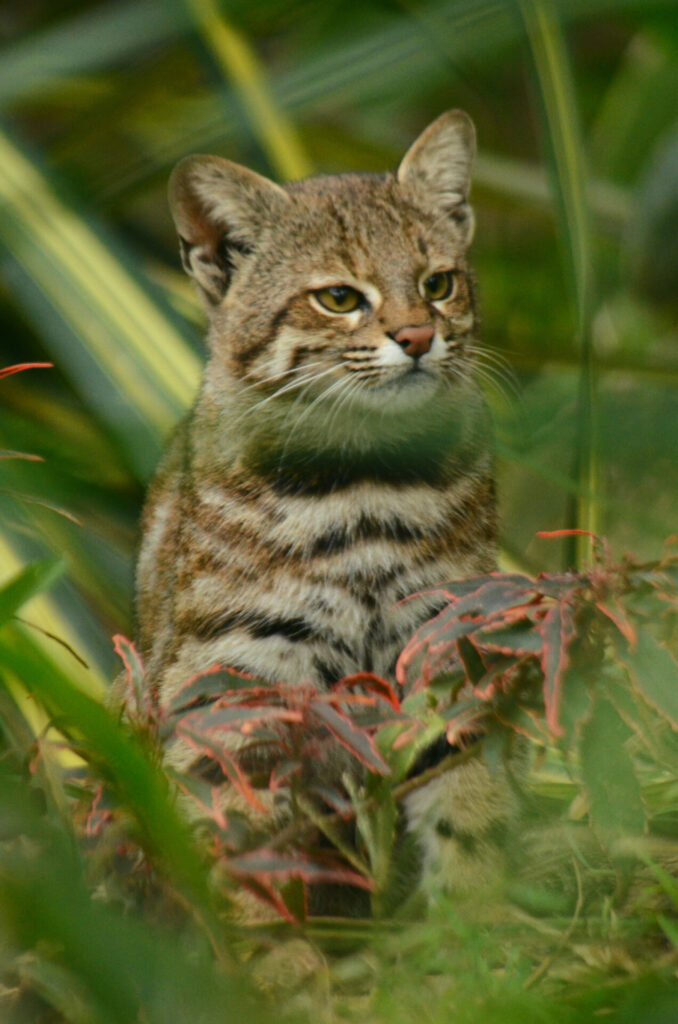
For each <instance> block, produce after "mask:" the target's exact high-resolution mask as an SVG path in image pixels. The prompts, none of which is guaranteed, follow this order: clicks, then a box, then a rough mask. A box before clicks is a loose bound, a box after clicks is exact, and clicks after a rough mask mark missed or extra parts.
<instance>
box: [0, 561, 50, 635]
mask: <svg viewBox="0 0 678 1024" xmlns="http://www.w3.org/2000/svg"><path fill="white" fill-rule="evenodd" d="M65 570H66V566H65V564H64V563H63V562H62V561H60V560H59V559H55V558H48V559H45V560H44V561H42V562H33V563H32V564H31V565H28V566H26V568H25V569H23V570H22V571H21V572H19V573H18V574H17V575H16V576H15V577H14V578H13V579H11V580H10V581H9V583H6V584H5V585H4V587H2V589H0V628H1V627H2V626H4V624H5V623H6V622H7V621H8V620H9V619H11V618H12V616H13V615H15V614H16V612H17V611H18V610H19V608H21V606H22V605H23V604H25V603H26V601H29V600H30V599H31V598H32V597H33V596H34V595H35V594H38V593H40V591H41V590H48V589H49V587H51V586H52V584H53V583H55V582H56V581H57V580H58V579H59V577H60V576H63V574H64V572H65Z"/></svg>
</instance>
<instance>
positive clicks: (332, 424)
mask: <svg viewBox="0 0 678 1024" xmlns="http://www.w3.org/2000/svg"><path fill="white" fill-rule="evenodd" d="M473 148H474V139H473V129H472V126H471V123H470V121H469V120H468V118H467V117H466V116H465V115H463V114H461V113H459V112H451V113H449V114H446V115H443V116H442V117H441V118H439V119H438V121H437V122H435V123H434V125H432V126H431V127H430V128H429V129H427V132H425V133H424V135H423V136H421V138H420V139H419V140H418V141H417V142H416V143H415V144H414V146H413V147H412V148H411V150H410V151H409V153H408V154H407V156H406V157H405V159H404V160H403V162H402V163H401V165H400V168H399V170H398V172H397V174H396V175H384V176H372V175H345V176H338V177H328V178H316V179H310V180H308V181H304V182H298V183H294V184H291V185H288V186H286V187H285V188H281V187H279V186H277V185H274V184H273V183H271V182H268V181H266V180H265V179H263V178H260V177H259V176H258V175H255V174H254V173H253V172H251V171H247V170H246V169H244V168H240V167H237V166H236V165H233V164H230V163H229V162H228V161H225V160H220V159H218V158H215V157H192V158H189V160H188V161H184V162H183V163H182V164H181V165H179V168H177V170H176V171H175V173H174V176H173V179H172V185H171V192H170V196H171V203H172V207H173V212H174V216H175V220H176V223H177V228H178V231H179V235H180V238H181V249H182V256H183V260H184V265H185V267H186V269H187V270H188V272H189V273H190V274H191V275H192V276H193V278H194V280H195V282H196V284H197V285H198V287H199V289H200V291H201V294H202V295H203V298H204V300H205V305H206V308H207V309H208V311H209V316H210V329H209V346H210V355H209V360H208V363H207V367H206V371H205V375H204V379H203V384H202V387H201V390H200V394H199V396H198V398H197V401H196V404H195V406H194V409H193V411H192V413H191V414H190V416H189V418H188V419H187V421H186V422H185V423H184V424H183V425H182V427H181V428H180V429H179V431H178V432H177V434H176V436H175V438H174V441H173V443H172V445H171V447H170V449H169V451H168V453H167V455H166V457H165V459H164V461H163V463H162V465H161V467H160V470H159V472H158V474H157V477H156V479H155V481H154V483H153V485H152V488H151V491H150V494H149V498H148V502H147V505H146V510H145V515H144V523H143V541H142V546H141V552H140V557H139V565H138V623H139V642H140V645H141V649H142V652H143V654H144V656H145V658H146V661H147V667H148V680H149V685H151V686H152V687H153V688H154V689H155V690H156V691H157V693H158V696H159V699H160V701H161V703H163V704H165V703H167V702H168V701H169V700H170V699H171V697H172V696H173V694H175V693H176V691H177V689H178V688H179V687H180V686H181V685H182V683H184V682H185V681H186V680H187V679H188V678H189V677H190V676H192V675H193V674H195V673H196V672H197V671H200V670H205V669H207V668H208V667H210V666H211V665H215V664H223V665H229V666H233V667H235V668H237V669H238V670H241V671H246V672H250V673H252V674H254V675H255V676H258V677H262V678H265V679H269V680H272V681H281V682H286V683H291V684H296V683H299V682H301V681H303V680H314V681H315V682H316V683H317V684H319V685H321V686H323V687H329V686H331V685H332V683H333V682H335V681H336V680H338V679H340V678H341V677H342V676H345V675H348V674H350V673H353V672H356V671H359V670H372V671H375V672H377V673H379V674H381V675H384V676H387V677H391V678H393V674H394V667H395V661H396V658H397V655H398V653H399V651H400V650H401V649H402V647H403V646H404V644H405V642H406V641H407V640H408V638H409V637H410V636H411V634H412V632H413V631H414V630H415V629H416V627H417V626H418V625H419V624H420V623H421V622H422V621H424V620H425V619H426V618H428V617H429V616H430V615H431V614H432V613H433V612H434V611H435V601H434V600H433V599H432V598H430V597H429V598H420V599H418V600H416V601H411V602H406V603H404V604H399V603H398V602H399V601H400V599H401V598H403V597H404V596H406V595H408V594H411V593H413V592H417V591H420V590H422V589H425V588H427V587H431V586H433V585H435V584H437V583H440V582H442V581H445V580H448V579H454V578H459V577H464V576H468V575H470V574H477V573H482V572H485V571H489V570H491V569H492V568H493V567H494V564H495V535H496V513H495V499H494V486H493V479H492V466H491V458H490V454H489V446H488V441H487V424H486V416H485V409H484V405H483V402H482V398H481V395H480V392H479V390H478V388H477V385H476V383H475V380H474V368H475V365H476V351H475V346H476V332H477V320H476V312H475V304H474V293H473V279H472V275H471V270H470V267H469V265H468V259H467V250H468V246H469V243H470V240H471V234H472V214H471V211H470V207H469V206H468V201H467V199H468V190H469V170H470V164H471V160H472V156H473ZM446 271H451V272H452V275H453V276H452V281H453V288H452V292H451V294H450V295H449V297H447V298H445V299H443V300H441V301H436V302H431V301H428V300H427V299H426V298H425V296H424V294H423V285H422V282H423V281H425V280H427V279H428V278H430V276H431V275H433V274H435V273H439V272H446ZM341 286H348V287H351V288H355V289H357V291H358V292H359V293H360V295H361V296H362V300H361V303H360V305H359V306H358V308H356V309H355V310H353V311H350V312H348V313H336V312H332V311H331V310H328V309H326V308H325V307H324V306H323V305H322V303H321V302H320V301H319V300H318V298H317V293H318V291H319V290H320V289H323V288H328V287H335V288H336V287H341ZM418 325H431V327H432V328H433V330H434V334H433V337H432V340H431V342H430V347H429V349H428V351H426V352H425V353H424V354H423V355H421V357H420V358H418V359H417V360H415V358H414V357H413V356H411V355H409V354H407V352H405V351H404V347H403V345H402V344H401V343H398V342H397V341H396V340H395V339H394V337H393V336H394V335H395V334H396V333H397V332H398V331H399V330H400V329H401V328H403V327H408V326H409V327H411V326H418ZM415 371H416V372H415ZM169 756H170V758H171V760H172V761H173V762H174V763H175V764H177V765H182V766H184V767H186V766H187V765H188V764H189V763H190V762H191V760H192V758H193V757H194V755H193V753H192V752H191V751H190V750H188V749H187V748H184V747H182V746H181V745H180V744H176V743H175V746H174V747H173V749H172V750H171V752H170V755H169ZM473 771H474V769H473V768H472V766H470V765H466V766H465V768H464V773H465V774H464V775H463V778H464V779H467V780H468V779H469V772H470V773H471V775H473ZM478 778H479V776H473V777H472V778H470V781H468V784H466V783H464V784H463V785H462V786H461V791H462V802H464V800H465V801H466V804H468V799H466V798H464V796H463V794H464V793H467V794H468V793H473V794H474V796H473V801H472V802H475V804H476V805H477V814H476V818H477V821H476V822H475V826H477V829H478V830H480V831H483V830H484V831H485V832H488V830H489V826H490V825H491V824H492V822H495V821H496V820H498V819H502V820H503V819H504V818H505V817H507V816H508V814H509V810H508V798H507V800H506V802H505V804H502V800H503V797H502V796H501V795H499V796H498V795H497V794H498V790H497V789H496V787H495V789H494V790H493V791H492V793H491V794H490V796H489V797H488V799H487V800H485V801H484V800H483V799H482V794H483V792H486V791H489V788H490V787H489V783H488V782H487V779H486V778H485V776H483V778H482V782H481V783H479V782H478ZM456 779H457V782H459V780H462V774H461V773H460V774H458V775H456ZM443 788H444V787H443ZM459 789H460V786H459V785H458V784H457V783H448V784H447V789H446V792H447V797H446V798H445V797H444V796H443V797H441V795H440V786H438V788H437V789H436V791H435V803H436V805H437V810H436V813H435V815H434V819H435V820H433V824H432V825H431V822H429V821H428V818H430V816H431V811H430V807H429V806H428V804H430V803H431V801H430V800H429V801H428V803H427V800H426V797H425V793H426V791H424V793H423V794H422V793H420V794H418V795H417V798H416V801H414V802H413V803H412V808H411V818H412V821H415V819H416V822H417V823H418V824H419V825H421V828H420V838H421V842H422V845H423V848H424V851H425V858H424V859H425V861H426V863H427V864H428V865H429V867H430V873H431V877H432V878H434V877H435V878H436V879H437V880H438V881H440V878H439V875H440V871H439V870H438V869H436V867H435V863H438V864H439V862H440V857H438V856H437V854H435V850H434V848H433V846H432V845H431V842H429V841H427V838H426V835H425V830H426V828H429V830H430V829H433V832H432V833H431V834H432V835H433V833H435V849H438V847H439V846H440V843H441V842H442V841H443V840H441V835H443V833H444V832H445V829H444V828H443V829H442V831H441V829H440V828H438V829H437V831H436V828H437V826H438V825H439V823H440V820H441V816H442V818H444V819H446V820H447V819H449V820H450V821H451V820H452V819H454V817H455V813H456V811H455V806H456V805H455V801H457V802H458V800H459V796H458V791H459ZM448 791H449V792H448ZM452 791H454V793H455V794H456V795H454V796H450V795H449V793H450V792H452ZM432 792H433V790H432ZM502 792H503V790H502ZM229 800H230V802H231V804H232V803H233V801H234V800H235V797H234V796H233V794H229V793H228V792H225V794H224V801H225V804H226V805H229ZM464 814H465V817H464V829H465V830H466V831H468V829H469V828H471V829H472V828H473V827H475V826H474V824H473V820H471V821H470V824H469V817H468V813H467V812H466V811H465V812H464ZM471 818H473V816H471ZM422 823H423V824H422ZM488 823H489V824H488ZM488 834H489V832H488ZM450 842H451V843H452V842H453V840H450ZM448 845H449V844H448ZM457 845H458V844H457ZM467 845H468V844H467ZM427 850H428V853H426V851H427ZM459 850H460V855H461V853H462V852H463V851H462V850H461V846H460V847H459ZM448 852H449V851H448ZM436 857H437V860H436ZM467 859H468V858H467ZM444 860H445V864H446V865H447V864H448V861H450V858H449V857H447V859H445V858H444ZM471 860H472V858H471ZM434 861H435V863H433V862H434ZM448 867H449V870H450V871H451V872H452V873H454V870H455V869H454V857H452V859H451V861H450V864H449V865H448ZM467 868H468V865H467ZM446 870H447V868H446ZM469 870H470V871H471V873H473V867H472V865H471V868H470V869H468V870H467V871H466V874H467V875H468V873H469ZM436 871H437V874H436ZM460 877H461V876H460ZM464 877H466V876H464ZM443 881H445V879H443ZM448 881H449V882H450V883H451V884H454V879H453V878H450V879H448ZM436 884H437V882H436ZM464 884H465V883H464Z"/></svg>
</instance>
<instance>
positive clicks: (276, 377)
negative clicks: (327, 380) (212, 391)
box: [240, 359, 322, 395]
mask: <svg viewBox="0 0 678 1024" xmlns="http://www.w3.org/2000/svg"><path fill="white" fill-rule="evenodd" d="M315 366H322V363H321V362H320V360H318V359H316V361H315V362H313V363H304V364H303V365H302V366H292V367H291V368H290V369H289V370H281V371H280V373H273V374H271V376H270V377H263V378H262V379H261V380H255V382H254V383H253V384H248V385H247V387H246V388H242V389H241V391H240V394H241V395H243V394H245V392H247V391H252V390H254V389H255V388H260V387H263V385H264V384H270V383H271V382H272V381H276V380H281V379H282V378H283V377H288V376H289V375H290V374H292V373H303V372H304V371H308V370H310V369H312V368H313V367H315ZM252 372H253V371H250V373H246V374H245V376H244V377H243V378H242V380H247V378H248V377H251V376H252Z"/></svg>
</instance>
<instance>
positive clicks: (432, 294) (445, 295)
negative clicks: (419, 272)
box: [421, 270, 454, 302]
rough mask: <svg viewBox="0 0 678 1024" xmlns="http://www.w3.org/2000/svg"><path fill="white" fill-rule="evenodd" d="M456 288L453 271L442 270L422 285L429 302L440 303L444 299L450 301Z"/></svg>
mask: <svg viewBox="0 0 678 1024" xmlns="http://www.w3.org/2000/svg"><path fill="white" fill-rule="evenodd" d="M453 287H454V275H453V273H452V271H451V270H440V271H439V272H438V273H437V274H431V276H430V277H427V278H426V280H425V281H424V282H423V283H422V286H421V290H422V292H423V295H424V298H425V299H428V300H429V302H440V301H441V300H442V299H449V297H450V295H451V294H452V289H453Z"/></svg>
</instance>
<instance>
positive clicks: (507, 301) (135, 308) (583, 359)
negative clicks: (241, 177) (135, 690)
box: [0, 0, 678, 683]
mask: <svg viewBox="0 0 678 1024" xmlns="http://www.w3.org/2000/svg"><path fill="white" fill-rule="evenodd" d="M0 40H1V43H0V106H1V108H2V119H1V121H0V254H1V256H0V258H1V260H2V263H1V269H2V284H1V285H0V318H1V321H2V330H1V331H0V365H8V364H11V363H16V362H23V361H26V360H29V359H39V360H46V359H48V360H51V361H53V362H54V364H55V368H54V369H52V370H40V371H35V372H33V373H31V374H30V375H27V374H22V375H17V376H15V377H12V378H10V379H8V380H5V381H4V382H3V384H2V406H1V410H2V411H1V418H0V447H1V448H2V449H5V450H11V451H19V452H25V453H33V454H36V455H39V456H41V457H42V458H43V459H44V460H45V461H44V462H43V463H38V462H35V461H28V460H26V459H12V460H10V459H7V458H5V459H3V460H2V461H1V462H0V474H1V481H0V546H1V554H2V557H1V559H0V563H1V564H2V568H3V573H4V575H5V577H7V576H9V575H11V573H12V571H14V570H18V569H19V568H20V566H21V565H22V564H24V563H26V562H27V561H30V560H31V559H32V558H34V557H36V556H41V557H44V556H45V555H52V554H54V553H57V554H58V555H59V557H61V558H62V559H63V560H64V561H65V563H66V566H67V573H66V574H65V576H64V577H63V579H62V581H61V582H60V584H59V585H58V588H57V589H56V590H55V591H53V592H52V593H53V595H54V597H53V600H51V601H50V602H46V600H45V599H42V606H41V607H39V609H38V611H36V612H35V614H34V616H33V617H34V618H35V619H36V621H37V619H40V623H41V624H42V626H43V627H44V628H50V629H51V630H52V631H53V632H58V633H59V634H60V635H61V636H62V637H63V638H64V639H67V640H68V641H69V642H71V643H73V644H75V646H76V647H77V649H78V651H79V652H80V653H81V654H82V656H83V657H84V658H85V660H86V661H87V662H88V664H89V665H90V666H91V667H92V669H93V673H92V675H93V677H94V678H96V680H98V682H99V683H102V682H103V681H104V680H106V679H108V678H110V675H111V672H112V671H113V665H114V659H113V655H112V650H111V644H110V639H109V638H110V636H111V634H112V632H114V631H123V632H128V633H129V632H130V631H131V628H132V627H131V592H132V563H133V554H134V545H135V537H136V523H137V519H138V515H139V508H140V503H141V500H142V495H143V489H144V486H145V484H146V482H147V480H148V478H149V475H150V474H151V472H152V470H153V467H154V465H155V463H156V460H157V458H158V455H159V452H160V450H161V448H162V445H163V442H164V439H165V438H166V436H167V434H168V432H169V431H170V429H171V427H172V424H173V423H174V422H175V421H176V419H177V417H178V416H179V415H180V413H181V411H182V410H183V409H185V408H186V406H187V405H188V404H189V403H190V400H191V396H192V394H193V392H194V390H195V387H196V383H197V380H198V376H199V372H200V371H199V367H200V363H201V358H202V355H201V341H200V336H201V331H202V318H201V313H200V310H199V307H198V305H197V303H196V301H195V299H194V297H193V295H192V292H191V289H190V287H189V285H188V283H187V281H186V279H185V278H184V277H183V275H182V274H181V272H180V269H179V261H178V258H177V255H176V244H175V237H174V232H173V228H172V225H171V221H170V217H169V214H168V210H167V204H166V199H165V186H166V181H167V177H168V173H169V171H170V169H171V167H172V166H173V164H174V163H175V162H176V161H177V160H178V159H179V158H180V157H182V156H184V155H186V154H187V153H191V152H196V151H198V152H200V151H208V152H214V153H220V154H222V155H226V156H228V157H229V158H231V159H235V160H237V161H240V162H242V163H245V164H247V165H248V166H251V167H254V168H256V169H257V170H259V171H261V172H262V173H265V174H268V175H271V176H273V177H277V178H284V177H294V176H301V175H304V174H307V173H311V172H313V171H325V172H338V171H343V170H348V169H360V170H376V171H381V170H384V169H386V168H389V167H393V166H394V165H395V164H396V163H397V161H398V159H399V157H400V156H401V154H402V153H403V152H404V150H405V149H406V147H407V146H408V144H409V143H410V142H411V140H412V139H413V138H414V137H415V136H416V134H417V133H418V132H419V131H420V130H421V129H422V128H423V126H425V125H426V124H427V123H428V122H429V121H430V120H432V119H433V118H434V117H436V116H437V115H438V114H439V113H440V112H441V111H442V110H444V109H446V108H448V107H450V106H460V107H463V108H465V109H466V110H467V111H469V113H470V114H471V115H472V117H473V118H474V120H475V122H476V125H477V128H478V135H479V140H480V151H479V156H478V160H477V165H476V172H475V187H474V201H475V205H476V209H477V215H478V231H477V240H476V243H475V246H474V259H475V266H476V269H477V274H478V278H479V282H480V295H481V309H482V315H483V323H484V327H483V340H484V342H485V344H486V345H487V346H489V347H490V348H491V349H492V350H493V351H494V352H496V353H497V354H498V355H499V356H500V357H502V358H505V359H506V360H508V363H509V364H510V366H511V367H512V370H511V371H506V370H503V369H501V368H500V367H499V366H498V373H497V376H500V377H503V383H502V384H501V388H497V386H494V385H490V386H489V388H488V394H489V397H490V400H491V401H492V404H493V405H494V407H495V412H496V420H497V449H498V461H499V478H500V491H501V505H502V511H503V523H504V550H505V552H506V553H507V556H508V557H509V558H511V557H512V558H514V559H516V560H517V561H518V562H519V563H522V564H523V565H525V566H527V567H528V568H539V569H542V568H554V567H555V566H556V564H557V563H558V560H559V559H560V563H561V564H562V562H563V561H568V560H569V561H571V560H572V558H573V557H574V553H573V552H572V551H569V550H567V549H563V550H562V551H561V552H559V551H558V546H557V545H544V544H542V543H540V542H539V541H535V540H534V534H535V531H536V530H538V529H554V528H557V527H562V526H564V525H567V524H569V525H574V524H575V523H578V524H579V525H586V526H594V527H595V529H596V530H598V531H599V532H600V533H604V534H606V535H607V536H608V537H609V538H610V539H611V541H612V545H613V550H615V551H616V552H617V553H618V554H620V553H622V552H623V551H624V550H625V549H627V548H628V549H632V550H633V551H634V553H635V554H636V555H638V556H641V557H652V556H656V555H657V554H658V552H659V549H660V544H661V541H662V539H663V538H664V537H665V536H666V535H667V534H669V533H671V532H672V531H673V529H674V526H673V516H672V510H673V509H674V508H675V507H676V503H677V498H678V465H677V463H676V459H675V438H676V436H678V387H677V384H678V350H677V347H676V341H677V338H676V308H677V306H678V288H677V285H678V251H677V250H676V237H677V235H676V225H677V224H678V198H677V197H678V120H677V111H676V103H675V97H676V95H677V94H678V7H677V5H676V3H675V2H669V0H642V2H641V0H636V2H633V0H586V2H583V0H561V2H559V3H555V2H554V0H549V2H548V3H545V2H540V3H538V2H537V0H515V2H511V0H502V2H500V0H446V2H444V3H439V2H425V0H367V2H361V3H359V4H358V3H347V2H342V3H338V2H336V0H334V2H332V0H328V2H326V3H323V4H313V3H310V2H296V0H292V2H286V3H281V2H280V0H262V2H260V3H257V4H249V3H244V2H241V0H231V2H228V3H222V4H221V6H220V7H218V6H217V3H216V0H184V2H182V0H107V2H106V3H101V2H99V3H95V2H65V0H29V2H25V3H22V4H13V3H9V2H7V0H6V2H5V3H4V5H2V7H1V8H0ZM62 513H66V515H64V514H62ZM71 517H75V519H77V522H76V521H74V519H73V518H71ZM564 543H565V542H564ZM31 613H32V609H31V607H30V606H29V607H28V609H27V611H26V618H27V619H29V620H30V619H31ZM53 647H54V645H53V644H52V648H53Z"/></svg>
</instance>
